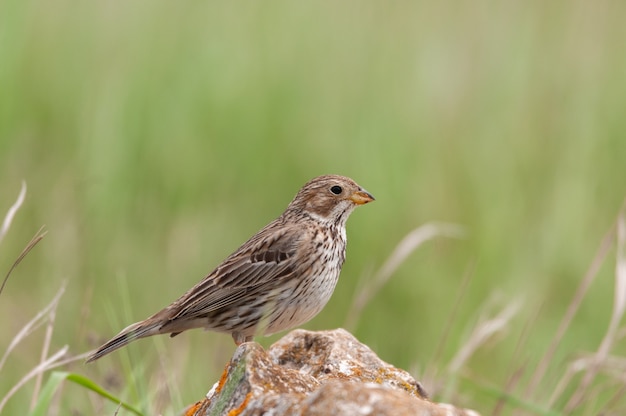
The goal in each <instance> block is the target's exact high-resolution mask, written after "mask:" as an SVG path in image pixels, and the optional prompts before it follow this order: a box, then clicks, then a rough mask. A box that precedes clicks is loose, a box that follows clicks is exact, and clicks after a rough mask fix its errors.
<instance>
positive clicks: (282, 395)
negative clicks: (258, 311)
mask: <svg viewBox="0 0 626 416" xmlns="http://www.w3.org/2000/svg"><path fill="white" fill-rule="evenodd" d="M185 415H186V416H209V415H211V416H213V415H215V416H217V415H228V416H236V415H272V416H283V415H285V416H286V415H299V416H317V415H420V416H439V415H440V416H462V415H463V416H478V413H476V412H474V411H472V410H463V409H457V408H454V407H452V406H450V405H445V404H438V403H433V402H431V401H429V400H428V398H427V396H426V393H425V392H424V390H423V388H422V387H421V385H420V384H419V383H418V382H417V381H415V379H414V378H413V377H411V375H410V374H409V373H407V372H406V371H404V370H401V369H398V368H395V367H393V366H391V365H389V364H387V363H386V362H384V361H382V360H381V359H380V358H378V356H376V354H374V352H372V350H370V349H369V348H368V347H367V346H365V345H363V344H361V343H360V342H359V341H358V340H357V339H356V338H354V337H353V336H352V335H351V334H350V333H348V332H347V331H345V330H343V329H337V330H333V331H322V332H310V331H303V330H295V331H292V332H291V333H289V334H288V335H286V336H285V337H283V338H282V339H281V340H279V341H278V342H276V343H275V344H274V345H272V346H271V347H270V349H269V350H268V351H265V350H264V349H263V348H262V347H261V346H260V345H259V344H257V343H255V342H248V343H244V344H242V345H240V346H239V347H238V348H237V350H236V351H235V354H234V355H233V358H232V359H231V361H230V363H229V364H228V366H227V367H226V369H225V370H224V374H223V375H222V378H221V379H220V381H219V382H217V383H216V384H215V386H213V388H212V389H211V391H210V392H209V393H208V394H207V397H206V399H204V400H202V401H200V402H198V403H196V404H194V405H192V406H190V407H189V408H188V409H187V410H186V411H185Z"/></svg>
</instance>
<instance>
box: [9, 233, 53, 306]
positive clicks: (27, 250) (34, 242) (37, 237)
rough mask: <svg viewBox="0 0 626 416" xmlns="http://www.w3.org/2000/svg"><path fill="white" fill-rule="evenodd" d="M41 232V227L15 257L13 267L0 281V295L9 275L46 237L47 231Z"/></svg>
mask: <svg viewBox="0 0 626 416" xmlns="http://www.w3.org/2000/svg"><path fill="white" fill-rule="evenodd" d="M42 231H43V227H41V228H40V229H39V231H37V233H36V234H35V236H34V237H33V238H32V239H31V240H30V241H29V242H28V244H26V247H24V250H22V252H21V253H20V255H19V256H17V259H16V260H15V261H14V262H13V265H12V266H11V268H10V269H9V271H8V272H7V274H6V276H4V280H3V281H2V285H1V286H0V294H2V291H3V290H4V286H5V285H6V283H7V281H8V280H9V276H11V273H12V272H13V270H15V268H16V267H17V266H18V264H20V262H21V261H22V260H24V257H26V255H27V254H28V253H30V251H31V250H32V249H33V247H35V246H36V245H37V243H39V242H40V241H41V240H42V239H43V238H44V237H45V236H46V234H47V231H46V232H42Z"/></svg>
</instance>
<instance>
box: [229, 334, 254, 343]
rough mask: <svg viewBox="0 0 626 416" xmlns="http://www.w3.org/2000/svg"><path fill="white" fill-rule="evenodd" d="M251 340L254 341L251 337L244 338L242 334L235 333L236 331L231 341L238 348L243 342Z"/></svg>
mask: <svg viewBox="0 0 626 416" xmlns="http://www.w3.org/2000/svg"><path fill="white" fill-rule="evenodd" d="M253 339H254V337H253V336H246V335H244V334H242V333H241V332H237V331H235V332H233V340H234V341H235V344H236V345H237V346H240V345H241V344H243V343H244V342H250V341H252V340H253Z"/></svg>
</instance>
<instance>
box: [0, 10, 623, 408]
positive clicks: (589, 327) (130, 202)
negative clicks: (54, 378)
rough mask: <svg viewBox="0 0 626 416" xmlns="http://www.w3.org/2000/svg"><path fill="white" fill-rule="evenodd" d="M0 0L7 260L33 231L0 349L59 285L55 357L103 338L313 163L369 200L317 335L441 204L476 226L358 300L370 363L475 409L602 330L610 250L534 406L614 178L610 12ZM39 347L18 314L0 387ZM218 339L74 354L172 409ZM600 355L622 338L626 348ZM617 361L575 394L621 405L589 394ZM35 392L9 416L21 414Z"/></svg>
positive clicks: (5, 302)
mask: <svg viewBox="0 0 626 416" xmlns="http://www.w3.org/2000/svg"><path fill="white" fill-rule="evenodd" d="M0 10H2V12H0V190H1V191H0V213H2V215H3V214H4V213H5V212H6V211H7V210H8V208H9V207H10V206H11V204H12V203H13V202H14V201H15V198H16V197H17V194H18V193H19V189H20V185H21V181H22V180H25V181H26V182H27V183H28V194H27V197H26V200H25V201H24V204H23V206H22V208H21V209H20V211H19V212H18V213H17V215H16V217H15V219H14V221H13V223H12V227H11V229H10V231H9V233H8V234H7V236H6V237H5V239H4V240H3V241H2V242H1V243H0V244H1V245H0V254H1V255H0V273H2V274H4V273H5V271H7V270H8V269H9V268H10V267H11V265H12V263H13V261H14V260H15V258H17V256H18V255H19V253H20V252H21V250H22V249H23V247H24V246H25V245H26V243H27V242H28V241H29V240H30V238H31V237H32V236H33V235H34V234H35V233H36V232H37V230H38V229H39V228H40V227H41V226H42V225H44V224H45V225H46V229H47V230H48V235H47V236H46V238H45V239H44V240H43V241H42V242H40V243H39V245H38V246H37V247H36V248H35V249H34V250H33V251H32V252H31V253H30V254H29V255H28V257H27V258H26V259H25V260H24V261H23V262H22V263H21V264H20V265H19V267H18V268H17V269H16V270H15V271H14V272H13V274H12V276H11V278H10V279H9V281H8V283H7V286H6V287H5V289H4V292H3V293H2V294H1V295H0V316H2V317H3V324H2V325H0V351H4V349H5V346H6V345H8V344H9V342H10V340H11V339H12V338H13V337H14V335H15V334H16V333H17V332H18V331H19V330H20V328H22V327H23V326H24V325H26V323H27V322H28V321H29V320H30V319H31V318H32V317H33V316H35V315H36V314H37V312H38V311H39V310H41V309H42V308H43V307H44V306H45V305H46V304H48V303H49V302H50V300H51V299H52V298H53V296H54V294H55V293H56V292H57V291H58V289H59V288H60V287H61V286H62V282H63V281H67V287H66V293H65V295H64V296H63V297H62V299H61V302H60V304H59V307H58V309H57V311H56V319H55V322H54V333H53V335H52V338H51V341H50V349H51V351H56V350H58V349H60V348H61V347H62V346H64V345H68V346H69V349H70V352H71V353H72V354H80V353H83V352H85V351H87V350H89V349H91V348H93V347H95V346H96V345H97V344H98V343H99V342H101V341H103V340H105V338H108V337H110V336H112V335H114V334H115V333H117V332H118V331H119V330H120V329H121V328H123V327H125V326H126V325H128V324H130V323H132V322H134V321H136V320H139V319H143V318H145V317H146V316H148V315H150V314H152V313H154V312H155V311H157V310H158V309H160V308H161V307H163V306H165V305H167V304H168V303H169V302H171V301H172V300H174V299H175V298H176V297H178V296H179V295H180V294H182V293H183V292H184V291H185V290H187V289H188V288H189V287H191V285H193V284H194V283H195V282H197V281H198V280H199V279H200V278H202V277H203V275H204V274H205V273H206V272H208V271H210V270H211V268H212V267H214V266H215V265H216V264H217V263H218V262H219V261H220V260H221V259H223V258H224V257H225V256H226V255H228V254H229V253H230V252H231V251H232V250H234V249H235V248H236V247H237V246H238V245H239V244H240V243H242V242H243V241H245V239H246V238H248V237H249V236H250V235H252V234H253V233H254V232H256V231H257V230H258V229H259V228H260V227H261V226H263V225H265V224H266V223H267V222H269V221H270V220H271V219H273V218H274V217H275V216H277V215H278V214H279V213H280V212H282V210H283V209H284V207H285V206H286V205H287V203H288V202H289V201H290V199H291V198H292V197H293V195H294V194H295V192H296V191H297V189H298V188H299V187H300V186H301V185H302V184H303V183H304V182H305V181H307V180H308V179H310V178H311V177H313V176H316V175H318V174H323V173H339V174H345V175H348V176H351V177H353V178H354V179H355V180H357V181H358V182H359V183H360V184H361V185H363V186H364V187H365V188H366V189H367V190H368V191H370V192H371V193H372V194H373V195H374V196H376V198H377V200H376V202H375V203H374V204H371V205H368V206H366V207H363V208H361V209H359V210H358V211H357V212H356V213H355V214H354V215H353V216H352V218H351V219H350V221H349V224H348V237H349V245H348V256H347V263H346V265H345V267H344V271H343V273H342V278H341V280H340V283H339V286H338V288H337V290H336V292H335V295H334V297H333V299H332V300H331V302H330V303H329V305H328V306H327V307H326V308H325V310H324V311H323V312H322V313H321V314H320V315H319V316H318V317H317V318H316V319H314V320H313V321H311V322H310V323H309V324H307V325H306V328H308V329H328V328H334V327H338V326H342V325H344V324H345V322H346V321H347V320H348V314H349V310H350V306H351V304H352V302H353V299H354V296H355V293H356V292H357V291H358V290H359V288H360V287H361V285H362V284H363V282H364V281H365V280H364V279H367V278H368V276H369V277H372V276H373V275H374V272H375V271H376V270H378V269H380V267H381V266H382V264H383V263H384V262H385V260H386V259H387V258H388V256H389V255H390V254H391V252H392V251H393V249H394V247H395V246H396V244H397V243H398V242H399V241H400V240H401V239H402V238H403V237H404V236H405V235H406V234H407V233H408V232H410V231H411V230H412V229H414V228H416V227H418V226H420V225H422V224H424V223H427V222H431V221H443V222H447V223H454V224H459V225H461V226H463V227H464V229H465V232H466V237H465V238H464V239H460V240H459V239H446V238H439V239H435V240H433V241H429V242H427V243H425V244H424V245H423V246H421V247H420V248H419V249H418V250H417V251H416V252H415V253H414V254H412V255H411V256H410V257H409V258H408V259H407V260H406V261H405V262H404V263H403V264H402V265H401V266H400V267H399V268H398V269H397V270H396V272H395V273H394V274H393V276H392V278H391V280H390V281H389V282H387V284H385V285H384V286H383V287H382V289H381V290H380V291H378V292H377V293H376V294H375V296H374V297H373V298H372V300H371V301H370V302H369V303H368V304H367V305H366V306H365V307H364V309H363V310H362V313H361V316H359V317H358V320H357V322H356V324H355V335H356V336H357V337H358V338H359V339H361V340H362V341H364V342H365V343H367V344H368V345H370V346H371V347H372V348H373V349H374V350H375V351H376V352H377V353H378V354H379V355H380V356H381V357H382V358H383V359H385V360H387V361H389V362H391V363H393V364H395V365H398V366H401V367H404V368H407V369H411V370H412V371H413V372H414V374H415V375H416V377H417V378H418V379H423V380H424V381H425V382H426V380H425V379H424V377H426V376H427V374H425V373H424V372H425V371H426V370H428V374H434V376H433V378H432V380H430V381H432V383H430V385H429V383H428V382H426V384H425V388H426V389H427V390H429V391H434V392H435V395H434V398H435V399H445V400H449V401H453V402H455V403H457V404H459V405H463V406H467V407H474V408H477V409H479V410H482V411H483V412H484V414H489V413H490V412H491V411H492V409H494V408H495V406H496V402H497V401H498V398H499V396H498V395H497V394H485V391H486V390H489V387H491V386H498V387H500V388H502V390H503V392H504V391H505V385H506V383H507V382H508V381H509V380H510V377H511V376H512V375H513V374H514V373H515V372H516V371H517V370H518V369H520V368H522V370H521V375H520V381H519V382H518V384H516V387H515V388H513V389H512V390H507V393H506V394H510V395H511V396H513V397H518V398H520V397H521V398H523V399H522V400H523V401H525V403H526V404H527V407H532V408H539V409H546V408H547V407H548V406H547V405H548V402H549V399H550V396H551V395H552V393H553V392H554V391H555V389H556V388H557V385H558V383H559V381H560V380H561V379H562V378H563V376H564V374H565V373H566V368H567V366H568V365H569V363H571V362H572V361H573V360H575V359H577V358H579V357H580V356H581V355H583V354H584V353H586V352H590V351H595V350H597V348H598V346H599V345H600V343H601V341H602V339H603V337H604V335H605V333H606V331H607V327H608V325H609V321H610V317H611V313H612V302H613V292H614V290H613V285H614V282H613V281H614V275H615V270H614V269H615V267H614V264H615V249H614V248H611V249H610V250H609V252H608V254H607V259H606V261H604V263H602V266H601V267H600V269H599V271H598V273H597V276H596V278H595V280H594V282H593V284H592V285H591V287H590V289H589V292H588V293H587V294H586V295H585V297H584V299H583V301H582V303H581V305H580V309H579V310H578V311H577V313H576V315H575V317H574V320H573V322H572V324H571V325H570V326H569V328H568V330H567V332H566V334H565V336H564V339H563V342H562V343H561V344H560V345H559V347H558V348H557V349H556V351H555V355H554V357H553V359H552V362H551V365H550V367H549V369H548V371H547V373H546V375H545V376H544V377H543V378H542V380H541V385H540V387H539V389H538V390H537V392H535V393H534V394H533V395H531V396H530V397H528V398H524V394H523V393H524V390H525V388H526V387H525V386H526V383H528V382H529V381H530V379H531V378H532V374H533V371H534V369H535V367H536V365H537V363H538V362H539V361H540V360H541V358H542V357H543V356H545V353H546V350H547V348H548V346H549V345H550V342H551V340H552V339H553V336H554V334H555V332H556V330H557V328H558V325H559V322H560V320H561V319H562V317H563V316H564V314H565V311H566V309H567V307H568V305H569V304H570V301H571V299H572V298H573V297H574V293H575V290H576V288H577V287H578V285H579V282H580V281H581V280H582V279H583V276H584V275H585V273H586V271H587V269H588V268H589V265H590V264H591V262H592V261H593V259H594V256H595V253H596V250H597V249H598V247H599V245H600V242H601V240H602V238H603V236H604V235H605V233H606V232H607V230H608V229H609V228H610V227H611V225H612V224H613V223H614V221H615V218H616V216H617V213H618V211H619V209H620V207H621V206H622V204H623V201H624V197H625V195H626V139H625V136H626V119H625V118H624V108H626V79H625V78H624V73H626V55H625V54H624V53H623V52H624V50H625V47H626V26H625V25H624V24H623V16H624V14H625V12H626V5H623V4H622V3H620V2H609V1H600V2H595V3H590V2H574V3H572V2H566V1H554V2H540V1H531V2H513V3H511V2H504V3H494V2H488V1H478V2H466V3H461V4H459V2H454V1H444V2H435V3H433V2H392V3H388V2H387V3H383V2H374V1H360V2H357V1H347V2H308V3H303V2H286V1H269V2H262V3H261V2H259V3H253V4H250V3H242V2H227V3H217V2H189V3H184V4H179V3H173V2H166V1H151V2H148V1H137V2H131V3H124V2H71V1H61V0H53V1H28V0H26V1H17V0H0ZM612 241H614V240H612ZM465 276H469V277H467V279H468V280H467V285H466V289H463V290H461V287H462V282H463V281H464V278H465ZM513 302H520V309H519V311H518V313H517V314H516V315H515V316H514V317H513V318H512V319H511V320H510V321H509V322H508V323H507V325H506V330H504V331H503V332H501V333H499V334H497V335H496V336H495V337H492V338H490V340H489V341H488V342H487V343H486V344H485V345H483V346H481V347H480V348H479V349H478V350H477V351H476V353H475V354H473V355H472V356H471V358H470V359H469V360H468V361H467V362H465V363H464V364H463V366H462V368H461V369H460V370H459V372H458V373H455V374H448V373H447V372H446V371H447V370H446V369H447V366H448V364H449V363H450V361H451V360H452V359H453V358H454V357H455V356H456V355H457V354H458V352H459V351H462V350H463V348H464V346H465V345H466V342H467V339H468V337H469V334H470V333H471V332H472V327H473V326H474V324H475V323H476V322H478V321H479V319H480V316H481V314H482V313H484V311H485V308H489V310H490V311H491V312H492V315H493V314H496V313H497V312H498V311H500V310H502V309H503V308H505V307H506V305H509V304H511V303H513ZM455 308H456V309H455ZM453 311H455V312H454V314H453ZM448 327H449V328H448ZM446 328H448V330H446ZM446 331H447V332H446ZM444 334H446V338H445V343H444V344H443V345H440V340H441V339H442V337H443V336H444ZM272 339H276V337H273V338H271V339H260V341H261V342H262V343H263V344H264V345H269V343H270V342H271V341H272ZM44 343H45V331H39V332H35V333H34V334H32V335H31V337H30V338H28V339H27V340H25V342H24V343H23V344H21V346H20V348H19V349H18V350H17V351H14V352H13V354H12V355H11V357H10V359H9V360H8V361H7V363H6V365H5V367H4V368H3V369H2V373H1V374H2V376H1V377H0V397H2V396H3V393H4V392H6V391H8V390H9V389H10V388H11V387H12V386H14V385H15V384H16V383H17V381H18V380H19V379H20V378H21V377H22V376H23V375H24V374H26V373H27V372H28V371H30V369H31V368H32V367H33V366H34V365H36V363H37V362H38V361H39V359H40V355H41V346H42V345H43V344H44ZM233 350H234V347H233V345H232V341H231V340H230V337H228V336H224V335H219V334H213V333H203V332H202V331H194V332H190V333H186V334H183V335H181V336H179V337H176V338H174V339H171V340H170V339H168V338H166V337H162V338H158V339H155V340H152V341H151V340H143V341H139V342H137V343H135V344H133V345H131V346H130V347H129V348H128V349H127V350H126V351H123V352H119V353H116V354H115V355H112V356H110V357H107V358H105V359H103V360H102V361H100V362H98V363H96V364H95V365H88V366H84V365H82V364H81V363H72V364H68V366H67V367H65V368H63V371H67V372H71V373H74V374H82V375H84V376H86V377H88V378H89V379H91V380H93V381H95V382H96V383H98V384H100V385H102V386H103V387H104V388H106V389H107V391H109V392H111V393H113V394H114V395H115V396H118V397H120V398H121V399H123V400H126V401H128V402H129V403H131V404H133V405H135V406H137V407H139V408H140V409H142V410H143V411H144V412H147V413H149V414H152V413H157V412H163V413H172V412H174V411H175V410H178V409H180V408H182V407H183V406H184V405H186V404H189V403H191V402H194V401H195V400H197V399H199V398H201V397H202V396H203V395H204V394H205V393H206V391H207V390H208V389H209V388H210V386H211V385H212V383H213V382H214V381H215V380H216V379H217V377H218V376H219V374H220V372H221V370H222V369H223V366H224V364H225V362H226V361H227V360H228V358H229V357H230V355H231V353H232V351H233ZM612 353H613V354H614V355H616V356H622V357H623V356H624V355H625V354H626V347H625V346H624V343H623V341H621V340H618V341H617V342H616V344H615V346H614V348H613V350H612ZM577 377H580V374H579V375H577ZM614 380H615V378H614V377H610V376H604V378H603V379H601V380H600V381H598V382H597V384H596V385H594V388H590V393H589V394H590V397H593V398H595V397H598V399H597V401H594V400H595V399H594V400H591V399H590V400H589V401H588V403H590V404H588V405H587V406H583V407H581V408H580V409H579V410H578V411H577V412H578V413H579V414H590V415H591V414H597V413H598V411H599V409H605V410H606V409H608V410H611V409H618V410H621V411H623V410H624V408H625V407H626V400H618V401H617V402H616V403H612V404H611V403H609V404H607V403H608V402H609V401H610V397H611V393H601V394H600V395H599V396H596V394H595V393H594V392H595V390H596V389H600V390H602V391H605V390H606V391H610V389H609V388H608V387H607V386H609V387H612V386H613V385H614V384H615V381H614ZM603 383H604V384H603ZM617 385H618V386H619V384H617ZM574 386H575V385H574ZM601 387H602V388H601ZM604 387H607V388H606V389H604ZM33 389H34V387H33V385H32V383H30V384H27V385H26V386H25V387H24V388H23V389H21V390H20V391H19V392H18V393H17V395H16V396H14V397H13V398H12V399H11V400H10V401H9V402H8V404H7V407H6V408H5V412H6V414H21V413H23V409H25V408H28V407H29V403H30V400H31V395H32V393H33ZM574 390H575V387H572V385H569V386H567V387H566V388H565V393H564V395H563V396H562V398H561V399H559V400H557V401H556V402H555V403H554V404H553V409H554V410H556V411H561V410H563V409H564V408H565V407H566V405H567V400H568V397H570V396H571V395H572V394H573V391H574ZM503 394H504V393H503ZM506 394H504V395H506ZM55 400H56V402H55V403H56V404H55V405H54V406H57V408H59V409H62V411H61V413H69V412H70V411H76V412H78V413H85V414H89V413H93V412H94V411H96V412H98V413H100V414H114V412H115V410H116V408H117V407H116V406H115V405H110V406H111V407H107V406H109V405H108V404H103V403H101V402H100V401H99V400H98V399H97V398H96V396H95V395H93V394H92V393H89V392H87V391H86V390H84V389H81V388H80V387H78V388H77V387H76V386H72V385H67V387H64V389H63V390H62V392H61V394H59V395H58V396H57V398H56V399H55ZM101 406H104V407H101ZM517 407H518V404H517V402H516V401H514V400H513V401H510V402H508V404H507V405H506V406H505V408H504V410H503V412H504V413H503V414H510V413H511V412H512V409H515V408H517ZM507 412H508V413H507ZM123 413H124V412H123V410H120V413H119V414H123Z"/></svg>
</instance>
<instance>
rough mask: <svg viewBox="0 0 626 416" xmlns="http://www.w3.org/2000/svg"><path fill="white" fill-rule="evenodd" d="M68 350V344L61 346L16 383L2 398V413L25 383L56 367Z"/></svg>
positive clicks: (0, 403)
mask: <svg viewBox="0 0 626 416" xmlns="http://www.w3.org/2000/svg"><path fill="white" fill-rule="evenodd" d="M67 350H68V346H67V345H66V346H64V347H63V348H61V349H60V350H59V351H57V352H56V353H54V354H53V355H52V356H50V357H49V358H48V359H47V360H45V361H43V362H41V363H39V365H38V366H37V367H35V368H33V369H32V370H30V371H29V372H28V374H26V375H25V376H24V377H22V379H21V380H20V381H18V382H17V384H16V385H14V386H13V387H12V388H11V390H9V391H8V393H7V394H6V395H5V396H4V397H3V398H2V400H0V413H2V409H3V408H4V406H5V405H6V403H7V402H8V401H9V399H10V398H11V397H12V396H13V395H14V394H15V393H16V392H17V391H18V390H19V389H21V388H22V386H24V384H26V383H27V382H28V381H29V380H31V379H32V378H33V377H36V376H37V375H39V374H41V373H44V372H46V371H48V370H50V369H51V368H53V367H55V365H54V364H55V363H57V361H59V360H60V359H61V358H62V357H64V356H65V354H66V353H67Z"/></svg>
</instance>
